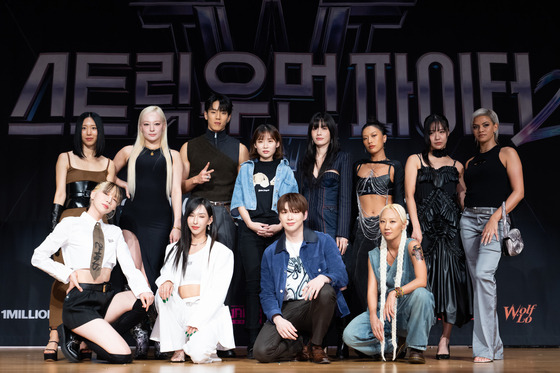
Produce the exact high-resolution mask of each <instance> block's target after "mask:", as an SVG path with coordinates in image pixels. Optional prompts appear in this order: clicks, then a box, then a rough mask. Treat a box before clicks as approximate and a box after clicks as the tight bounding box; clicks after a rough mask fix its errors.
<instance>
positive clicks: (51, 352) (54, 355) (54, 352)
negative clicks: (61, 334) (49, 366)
mask: <svg viewBox="0 0 560 373" xmlns="http://www.w3.org/2000/svg"><path fill="white" fill-rule="evenodd" d="M49 343H56V348H45V350H44V351H43V359H44V360H45V361H57V360H58V341H49ZM49 343H47V346H48V345H49Z"/></svg>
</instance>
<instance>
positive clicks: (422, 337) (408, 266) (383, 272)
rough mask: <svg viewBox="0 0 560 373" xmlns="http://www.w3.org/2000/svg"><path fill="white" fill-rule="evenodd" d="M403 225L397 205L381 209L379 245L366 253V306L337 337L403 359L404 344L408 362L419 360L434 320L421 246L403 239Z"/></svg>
mask: <svg viewBox="0 0 560 373" xmlns="http://www.w3.org/2000/svg"><path fill="white" fill-rule="evenodd" d="M407 224H408V221H407V219H406V212H405V210H404V208H403V207H402V206H401V205H398V204H389V205H387V206H385V207H384V208H383V209H382V210H381V212H380V214H379V228H380V230H381V235H382V238H381V244H380V245H379V250H377V249H374V250H371V251H370V252H369V253H368V256H369V261H368V293H367V299H368V310H367V311H366V312H364V313H362V314H360V315H358V316H357V317H356V318H355V319H354V320H352V321H351V322H350V324H349V325H348V327H347V328H346V329H345V330H344V335H343V338H344V342H345V343H346V344H347V345H348V346H350V347H352V348H354V349H355V350H357V351H360V352H362V353H364V354H366V355H369V356H377V355H381V358H382V359H383V360H385V352H392V360H396V359H397V358H404V357H405V354H406V347H407V346H408V347H409V349H410V354H409V357H408V361H409V362H410V363H411V364H424V363H425V360H424V354H423V351H425V350H426V346H427V344H428V336H429V334H430V328H431V327H432V325H433V324H434V321H435V320H434V297H433V295H432V293H430V292H429V291H428V290H427V289H426V282H427V271H426V262H425V261H424V255H423V253H422V248H421V247H420V244H419V243H418V241H416V240H413V239H411V238H407V236H406V226H407ZM399 335H401V336H399ZM402 335H406V338H404V337H402Z"/></svg>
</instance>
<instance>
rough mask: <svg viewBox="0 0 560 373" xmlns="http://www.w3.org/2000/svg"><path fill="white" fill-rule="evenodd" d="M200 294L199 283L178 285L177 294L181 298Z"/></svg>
mask: <svg viewBox="0 0 560 373" xmlns="http://www.w3.org/2000/svg"><path fill="white" fill-rule="evenodd" d="M199 295H200V284H191V285H181V286H179V296H180V297H181V298H183V299H184V298H192V297H198V296H199Z"/></svg>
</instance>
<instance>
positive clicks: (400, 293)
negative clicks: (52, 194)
mask: <svg viewBox="0 0 560 373" xmlns="http://www.w3.org/2000/svg"><path fill="white" fill-rule="evenodd" d="M395 295H396V296H397V298H402V297H403V296H404V291H403V289H402V288H401V287H400V286H398V287H396V288H395Z"/></svg>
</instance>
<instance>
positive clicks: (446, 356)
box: [436, 339, 451, 360]
mask: <svg viewBox="0 0 560 373" xmlns="http://www.w3.org/2000/svg"><path fill="white" fill-rule="evenodd" d="M449 352H451V350H450V349H449V339H448V340H447V353H446V354H440V353H439V349H438V352H436V360H449V357H450V355H449Z"/></svg>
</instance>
